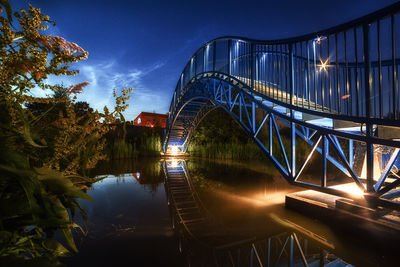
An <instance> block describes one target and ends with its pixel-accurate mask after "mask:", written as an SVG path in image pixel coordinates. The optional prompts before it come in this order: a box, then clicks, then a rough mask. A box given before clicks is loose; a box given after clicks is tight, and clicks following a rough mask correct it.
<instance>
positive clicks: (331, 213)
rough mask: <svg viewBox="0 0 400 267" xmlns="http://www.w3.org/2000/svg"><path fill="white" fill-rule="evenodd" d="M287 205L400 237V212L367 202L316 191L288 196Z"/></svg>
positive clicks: (341, 224) (341, 223)
mask: <svg viewBox="0 0 400 267" xmlns="http://www.w3.org/2000/svg"><path fill="white" fill-rule="evenodd" d="M285 206H286V207H287V208H290V209H293V210H296V211H298V212H300V213H302V214H304V215H307V216H312V217H313V218H316V219H320V220H323V221H326V222H328V223H334V224H335V225H337V226H339V227H343V228H347V229H349V230H350V229H354V230H355V231H356V230H360V231H358V232H360V233H364V234H365V233H366V232H365V231H368V232H373V233H374V234H377V233H379V234H383V235H386V234H387V236H388V237H389V238H390V239H399V240H400V212H399V211H394V210H389V209H383V208H380V207H378V208H370V207H368V206H366V203H363V202H362V201H361V200H360V201H355V200H352V199H347V198H343V197H339V196H333V195H329V194H325V193H321V192H317V191H313V190H306V191H301V192H297V193H291V194H288V195H286V201H285Z"/></svg>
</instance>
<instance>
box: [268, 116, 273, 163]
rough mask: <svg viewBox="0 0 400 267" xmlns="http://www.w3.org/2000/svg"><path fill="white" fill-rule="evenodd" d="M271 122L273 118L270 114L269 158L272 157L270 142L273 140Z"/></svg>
mask: <svg viewBox="0 0 400 267" xmlns="http://www.w3.org/2000/svg"><path fill="white" fill-rule="evenodd" d="M272 120H273V117H272V113H270V115H269V135H268V136H269V155H270V156H272V140H273V138H272V123H273V122H272Z"/></svg>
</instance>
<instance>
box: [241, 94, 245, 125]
mask: <svg viewBox="0 0 400 267" xmlns="http://www.w3.org/2000/svg"><path fill="white" fill-rule="evenodd" d="M239 94H240V95H239V121H240V122H242V93H240V92H239ZM244 107H245V108H246V105H245V106H244Z"/></svg>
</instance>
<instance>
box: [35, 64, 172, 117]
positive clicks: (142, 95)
mask: <svg viewBox="0 0 400 267" xmlns="http://www.w3.org/2000/svg"><path fill="white" fill-rule="evenodd" d="M165 63H166V62H155V63H154V64H151V65H149V66H145V67H144V68H141V69H139V68H132V69H129V70H127V71H121V69H122V67H121V66H119V64H118V63H117V62H115V61H103V62H100V63H96V64H88V63H84V64H82V65H81V66H80V67H79V69H80V74H79V75H77V76H74V77H58V76H51V77H49V78H48V79H47V82H48V83H50V84H57V83H58V84H61V83H63V84H64V85H66V86H69V85H71V84H76V83H79V82H83V81H88V82H90V84H89V85H88V86H87V87H85V88H84V91H83V93H81V94H79V95H78V101H86V102H88V103H89V104H90V105H91V106H92V107H93V108H94V109H97V110H99V111H102V110H103V107H104V106H107V107H108V108H109V109H112V108H113V107H114V98H113V89H114V88H115V89H116V90H117V91H118V92H119V91H120V90H121V89H123V88H124V87H125V86H127V87H132V88H133V89H134V91H133V94H132V96H131V100H130V101H129V108H128V109H127V110H126V111H125V117H126V119H127V120H133V119H134V116H136V115H137V114H138V113H139V112H141V111H156V112H166V111H167V109H168V105H169V101H168V100H166V99H165V96H164V92H162V91H161V90H160V89H159V88H149V86H148V85H147V84H146V82H145V79H146V78H149V77H148V75H149V74H151V73H152V72H153V71H156V70H158V69H160V68H162V67H163V66H164V65H165ZM32 94H33V95H35V96H41V97H44V96H46V95H50V94H51V91H43V90H41V89H38V88H35V89H33V90H32Z"/></svg>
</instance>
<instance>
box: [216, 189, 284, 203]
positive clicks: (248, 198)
mask: <svg viewBox="0 0 400 267" xmlns="http://www.w3.org/2000/svg"><path fill="white" fill-rule="evenodd" d="M218 194H219V195H220V196H222V197H224V198H227V199H230V200H231V201H235V202H238V204H244V205H252V206H255V207H268V206H273V205H277V204H282V203H284V202H285V195H286V194H287V192H285V191H281V192H264V191H263V192H256V193H253V194H247V195H244V194H241V195H239V194H234V193H230V192H226V191H219V192H218Z"/></svg>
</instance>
